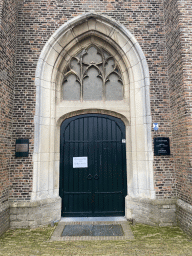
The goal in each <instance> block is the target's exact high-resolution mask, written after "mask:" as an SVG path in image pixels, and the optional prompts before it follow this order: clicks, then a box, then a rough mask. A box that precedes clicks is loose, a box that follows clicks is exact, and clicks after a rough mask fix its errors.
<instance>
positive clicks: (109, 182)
mask: <svg viewBox="0 0 192 256" xmlns="http://www.w3.org/2000/svg"><path fill="white" fill-rule="evenodd" d="M124 142H125V125H124V123H123V122H122V121H121V120H120V119H118V118H115V117H111V116H107V115H100V114H86V115H80V116H75V117H72V118H69V119H66V120H65V121H64V122H63V123H62V125H61V157H60V159H61V163H60V196H61V198H62V216H66V217H67V216H74V217H75V216H78V217H79V216H86V217H88V216H123V215H124V214H125V195H126V186H127V185H126V184H127V182H126V153H125V143H124Z"/></svg>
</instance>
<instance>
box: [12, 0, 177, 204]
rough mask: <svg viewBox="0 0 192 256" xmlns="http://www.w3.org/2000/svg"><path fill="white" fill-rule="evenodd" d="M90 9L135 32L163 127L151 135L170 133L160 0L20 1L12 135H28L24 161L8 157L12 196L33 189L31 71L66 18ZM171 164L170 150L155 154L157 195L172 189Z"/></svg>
mask: <svg viewBox="0 0 192 256" xmlns="http://www.w3.org/2000/svg"><path fill="white" fill-rule="evenodd" d="M40 10H41V11H40ZM91 10H94V11H96V12H99V13H101V14H105V15H108V16H110V17H112V18H114V19H115V20H117V21H119V22H120V23H121V24H123V25H124V26H125V27H127V28H128V29H129V30H130V32H131V33H133V34H134V36H135V37H136V38H137V40H138V42H139V43H140V45H141V47H142V49H143V51H144V53H145V56H146V58H147V61H148V64H149V70H150V76H151V110H152V117H153V122H158V123H159V124H160V127H161V128H160V131H159V132H158V134H153V136H156V135H158V136H168V137H170V138H171V127H170V123H169V120H170V116H171V115H170V112H169V104H170V103H169V88H168V79H167V63H166V47H165V44H166V41H165V32H164V18H163V2H161V1H158V2H157V3H156V2H155V3H154V1H150V0H143V1H141V2H139V3H138V1H136V0H135V1H118V2H117V1H98V0H97V1H65V2H63V1H62V2H61V1H58V0H57V1H56V0H54V1H45V0H43V1H30V0H28V1H25V2H21V4H20V7H19V14H18V36H17V57H16V74H17V75H16V78H15V104H14V124H13V141H14V142H15V139H17V138H20V137H22V138H29V139H30V155H29V158H27V159H22V161H21V159H15V158H14V157H12V170H11V174H10V178H11V184H12V189H11V198H12V200H14V199H17V200H18V199H19V200H28V199H29V198H30V193H31V190H32V153H33V142H34V137H33V132H34V123H33V116H34V112H35V92H36V88H35V85H34V77H35V70H36V64H37V60H38V57H39V55H40V52H41V50H42V48H43V46H44V45H45V43H46V42H47V40H48V39H49V38H50V36H51V35H52V34H53V32H54V31H55V30H56V29H58V28H59V27H60V26H61V25H62V24H63V23H64V22H66V21H67V20H70V19H71V18H73V17H75V16H77V15H81V14H82V13H84V12H88V11H91ZM154 45H155V47H154ZM173 166H174V164H173V159H172V155H171V156H168V157H156V158H155V161H154V169H155V171H154V174H155V189H156V195H157V197H159V198H172V197H173V196H175V195H176V194H175V187H176V184H175V175H174V168H173ZM21 184H22V189H21Z"/></svg>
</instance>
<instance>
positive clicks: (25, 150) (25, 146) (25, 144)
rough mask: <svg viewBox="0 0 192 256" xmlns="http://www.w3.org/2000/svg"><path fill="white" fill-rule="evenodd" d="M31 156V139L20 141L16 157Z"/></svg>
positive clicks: (16, 146) (17, 145) (16, 149)
mask: <svg viewBox="0 0 192 256" xmlns="http://www.w3.org/2000/svg"><path fill="white" fill-rule="evenodd" d="M28 154H29V139H18V140H16V145H15V156H16V157H28Z"/></svg>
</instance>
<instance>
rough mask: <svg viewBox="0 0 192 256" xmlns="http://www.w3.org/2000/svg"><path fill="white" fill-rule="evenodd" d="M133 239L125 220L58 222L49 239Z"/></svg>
mask: <svg viewBox="0 0 192 256" xmlns="http://www.w3.org/2000/svg"><path fill="white" fill-rule="evenodd" d="M127 239H134V236H133V233H132V231H131V228H130V226H129V223H128V222H127V221H115V222H114V221H106V222H105V221H102V222H68V223H64V222H59V223H58V226H57V227H56V228H55V231H54V232H53V235H52V236H51V239H50V241H86V240H88V241H89V240H127Z"/></svg>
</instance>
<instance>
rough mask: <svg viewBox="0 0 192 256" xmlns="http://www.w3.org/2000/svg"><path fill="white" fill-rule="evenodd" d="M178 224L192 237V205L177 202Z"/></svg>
mask: <svg viewBox="0 0 192 256" xmlns="http://www.w3.org/2000/svg"><path fill="white" fill-rule="evenodd" d="M177 224H178V226H180V227H181V228H182V229H183V231H185V232H186V233H187V234H189V235H191V236H192V205H190V204H188V203H185V202H184V201H182V200H180V199H178V200H177Z"/></svg>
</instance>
